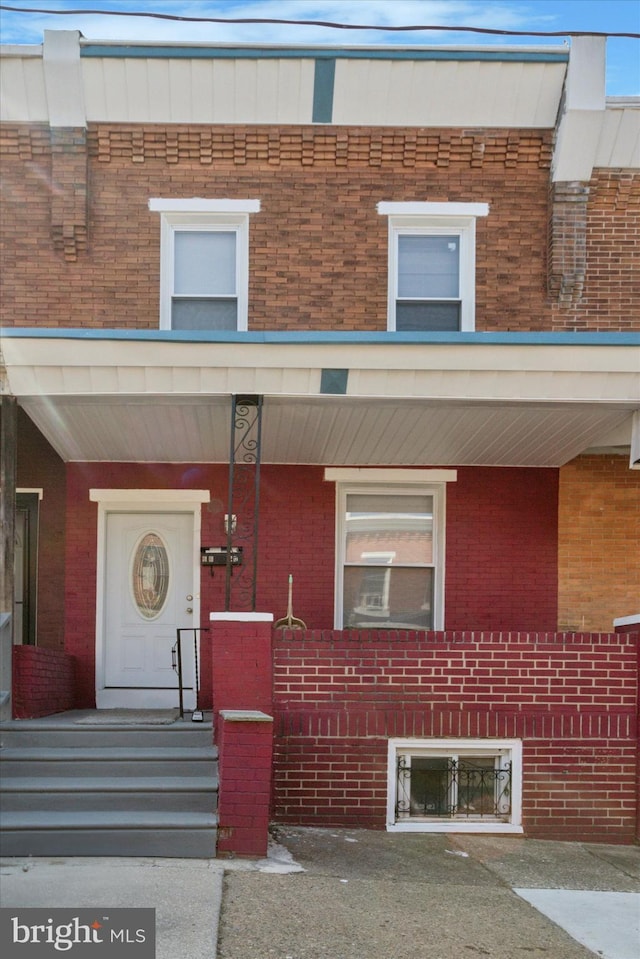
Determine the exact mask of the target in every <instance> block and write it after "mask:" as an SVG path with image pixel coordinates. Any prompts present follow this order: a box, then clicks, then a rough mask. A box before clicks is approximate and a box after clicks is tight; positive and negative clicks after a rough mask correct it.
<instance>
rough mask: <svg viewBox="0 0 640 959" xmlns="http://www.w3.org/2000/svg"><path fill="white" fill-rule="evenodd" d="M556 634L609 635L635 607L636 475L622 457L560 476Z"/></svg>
mask: <svg viewBox="0 0 640 959" xmlns="http://www.w3.org/2000/svg"><path fill="white" fill-rule="evenodd" d="M558 513H559V515H558V522H559V530H558V543H559V556H558V561H559V563H558V565H559V573H558V601H559V602H558V628H559V629H562V630H563V629H567V630H573V629H575V630H580V631H583V630H605V629H613V620H614V619H616V618H618V617H620V616H629V615H631V614H633V613H637V612H638V611H639V607H640V550H639V549H638V543H640V471H638V470H630V469H629V460H628V458H627V457H626V456H580V457H578V458H577V459H575V460H573V461H572V462H571V463H568V464H567V465H566V466H563V467H562V469H561V470H560V490H559V509H558Z"/></svg>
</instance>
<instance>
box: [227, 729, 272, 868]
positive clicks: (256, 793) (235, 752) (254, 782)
mask: <svg viewBox="0 0 640 959" xmlns="http://www.w3.org/2000/svg"><path fill="white" fill-rule="evenodd" d="M252 715H254V714H253V713H248V714H245V716H244V717H243V718H240V717H238V716H236V717H232V716H230V715H227V716H222V717H219V719H218V736H217V742H218V755H219V768H220V790H219V794H218V844H217V850H218V855H223V856H224V855H225V854H227V855H228V854H234V855H238V856H266V855H267V845H268V841H269V807H270V801H271V771H272V756H273V720H272V718H271V717H270V716H266V715H265V716H263V718H262V719H260V720H258V719H255V718H254V719H253V720H251V719H250V717H251V716H252Z"/></svg>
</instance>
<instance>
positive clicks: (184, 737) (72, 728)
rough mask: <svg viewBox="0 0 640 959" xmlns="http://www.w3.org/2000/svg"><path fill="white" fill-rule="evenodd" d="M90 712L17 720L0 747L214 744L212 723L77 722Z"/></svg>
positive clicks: (2, 733)
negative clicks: (132, 741)
mask: <svg viewBox="0 0 640 959" xmlns="http://www.w3.org/2000/svg"><path fill="white" fill-rule="evenodd" d="M88 712H89V711H88V710H84V711H80V710H79V711H77V713H73V712H71V713H63V714H61V717H60V718H59V717H57V716H50V717H47V718H45V719H16V720H13V721H11V722H6V723H0V745H1V746H2V747H6V748H7V749H11V748H20V749H28V748H36V747H38V746H47V747H48V746H50V745H51V744H52V743H54V744H55V745H56V746H57V747H58V748H65V747H66V748H76V747H82V748H86V747H92V746H100V747H104V748H107V747H114V746H128V745H130V744H131V739H132V733H133V734H134V735H135V738H136V741H144V744H145V746H149V747H150V746H162V747H167V746H169V745H173V746H175V748H178V749H183V748H185V747H192V748H193V747H198V746H210V745H211V743H212V742H213V730H212V724H211V723H210V722H204V723H192V722H190V721H189V722H187V721H186V720H178V721H177V722H175V723H170V724H167V725H145V724H144V723H140V724H138V725H136V726H131V725H124V724H123V725H108V726H89V725H83V724H82V723H81V722H78V721H77V720H74V719H73V718H67V717H73V716H74V715H77V716H78V717H79V719H83V718H86V716H87V713H88Z"/></svg>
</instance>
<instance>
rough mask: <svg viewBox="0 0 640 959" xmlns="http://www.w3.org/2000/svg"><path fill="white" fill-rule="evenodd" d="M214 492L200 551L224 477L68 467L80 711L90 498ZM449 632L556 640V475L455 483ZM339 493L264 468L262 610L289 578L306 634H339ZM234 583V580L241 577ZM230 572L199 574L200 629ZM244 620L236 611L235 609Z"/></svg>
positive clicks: (142, 468)
mask: <svg viewBox="0 0 640 959" xmlns="http://www.w3.org/2000/svg"><path fill="white" fill-rule="evenodd" d="M92 487H99V488H111V487H113V488H127V487H128V488H131V489H147V488H148V489H165V488H166V489H173V488H175V489H180V488H192V489H208V490H210V492H211V503H209V504H205V505H204V507H203V510H202V543H203V545H209V546H219V545H223V544H225V543H226V536H225V533H224V529H223V518H224V513H225V512H226V509H227V507H226V502H227V468H226V467H225V466H207V465H194V466H189V467H185V466H184V465H170V464H158V463H152V464H122V463H100V464H93V463H92V464H69V465H68V466H67V527H68V531H69V532H68V536H67V552H66V564H67V587H66V605H67V622H66V648H67V650H68V651H69V652H71V653H73V655H74V656H76V657H77V659H78V663H79V682H80V697H81V701H82V704H83V705H85V706H87V707H90V706H92V705H93V703H94V690H95V654H94V642H95V616H96V557H97V518H98V508H97V504H96V503H91V502H90V501H89V490H90V489H91V488H92ZM447 496H448V504H447V586H446V621H447V625H448V626H450V627H451V628H452V629H462V628H475V629H555V623H556V553H555V550H556V546H555V543H556V540H555V536H556V497H557V471H555V470H527V469H523V470H516V469H471V468H464V469H460V470H459V471H458V482H457V483H450V484H448V490H447ZM334 550H335V487H334V484H333V483H326V482H324V480H323V470H322V469H321V468H319V467H278V466H269V465H267V466H263V467H262V473H261V490H260V529H259V557H258V590H257V600H256V605H257V609H258V610H260V611H265V612H270V613H273V615H274V617H275V618H276V619H277V618H279V617H280V616H284V615H285V613H286V608H287V589H288V576H289V573H292V574H293V576H294V587H293V588H294V614H295V615H296V616H298V617H300V618H301V619H303V620H304V621H305V623H306V624H307V626H308V627H309V628H323V629H328V628H332V626H333V591H334ZM235 575H236V574H234V576H235ZM224 598H225V570H224V568H218V569H214V570H213V575H212V572H211V570H210V569H206V568H205V569H203V570H202V575H201V611H202V619H201V624H200V625H201V626H202V627H208V626H209V622H208V616H209V612H211V611H220V610H222V609H224ZM235 608H238V607H235ZM210 675H211V669H210V639H209V637H208V636H207V634H206V633H205V634H203V635H202V663H201V676H202V689H201V694H202V695H201V705H202V706H203V708H207V707H208V706H209V704H210V701H211V698H210V697H211V689H210V687H207V677H209V676H210Z"/></svg>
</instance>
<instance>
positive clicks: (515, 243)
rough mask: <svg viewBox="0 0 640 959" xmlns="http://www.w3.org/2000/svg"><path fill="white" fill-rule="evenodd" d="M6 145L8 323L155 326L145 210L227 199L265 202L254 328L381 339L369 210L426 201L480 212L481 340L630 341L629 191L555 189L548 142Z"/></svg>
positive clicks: (430, 138)
mask: <svg viewBox="0 0 640 959" xmlns="http://www.w3.org/2000/svg"><path fill="white" fill-rule="evenodd" d="M1 136H2V138H3V139H2V144H1V147H2V151H3V157H4V159H3V176H4V178H5V181H6V186H5V200H4V202H5V214H4V218H5V228H4V231H3V235H4V250H3V260H4V264H5V280H4V288H3V297H2V303H1V304H0V317H1V319H2V325H3V326H8V327H11V326H23V327H29V326H34V325H44V326H47V327H54V328H55V327H65V328H66V327H76V326H81V327H83V328H88V329H91V328H93V329H103V328H104V329H118V328H119V327H120V328H129V327H138V328H143V329H145V328H146V329H156V328H157V324H158V310H159V301H158V291H159V282H160V275H159V262H160V261H159V253H160V246H159V244H160V230H159V225H158V220H157V216H156V215H154V214H153V213H150V212H149V209H148V200H149V198H150V197H165V196H166V197H174V196H184V197H189V196H212V197H215V196H223V197H230V198H238V199H243V198H247V197H259V198H260V200H261V212H260V214H259V215H256V216H255V217H253V218H252V220H251V225H250V231H251V232H250V248H251V273H250V288H249V328H250V329H252V330H265V329H268V330H278V329H281V330H291V329H313V330H345V331H346V330H362V331H364V330H371V331H373V330H383V329H385V326H386V296H387V290H386V276H387V269H386V266H387V259H386V258H387V223H386V218H385V217H382V216H379V215H378V213H377V211H376V204H377V203H378V202H379V201H383V200H391V199H392V200H394V201H409V200H418V199H422V198H424V197H425V196H428V198H429V200H430V201H432V202H437V201H448V202H455V201H464V202H475V201H477V202H487V203H489V204H490V207H491V216H490V217H489V218H487V219H486V220H480V221H479V222H478V227H477V230H478V234H477V248H478V252H477V262H476V328H477V329H478V330H480V331H481V330H487V331H489V330H492V331H500V330H503V331H528V330H537V331H540V330H570V331H587V330H626V329H629V330H631V329H637V325H638V321H637V316H636V312H637V307H636V304H637V302H638V299H639V298H640V289H638V282H639V281H638V275H640V271H639V270H638V252H637V250H638V244H637V243H634V241H633V238H634V236H637V231H638V226H637V223H638V216H639V212H640V178H639V177H638V176H637V175H633V174H631V173H630V172H629V171H622V170H618V171H606V172H605V171H602V172H601V171H598V172H597V173H596V174H594V177H593V178H592V180H591V181H590V183H588V184H584V185H583V186H582V188H581V190H580V191H579V192H578V194H577V197H576V195H575V191H574V193H573V194H570V195H569V199H567V195H566V193H565V194H563V193H561V192H560V191H558V190H556V191H552V192H551V193H550V192H549V169H550V158H551V135H550V134H549V133H547V132H538V131H527V132H520V133H514V132H513V131H508V130H492V131H483V132H482V133H478V132H475V131H464V130H445V131H438V130H429V131H424V132H420V131H415V130H393V131H388V130H385V129H379V130H375V129H374V130H371V129H369V128H357V127H356V128H344V129H340V131H339V132H334V131H327V130H324V129H320V130H319V129H317V128H315V127H308V128H305V127H303V128H293V129H292V128H290V127H277V126H276V127H268V128H267V129H264V128H262V127H245V128H242V129H240V130H239V129H238V128H236V127H228V128H225V127H222V128H220V127H216V128H215V130H212V129H211V128H210V127H206V128H203V127H198V126H193V127H183V126H180V125H177V126H175V127H174V126H172V127H166V126H165V127H162V126H154V127H148V126H142V127H140V126H135V127H131V126H130V127H127V126H126V125H124V126H118V127H110V126H108V125H90V126H89V129H88V130H87V132H86V135H85V134H84V131H81V132H78V131H75V132H74V131H69V135H68V136H66V138H65V137H62V136H60V135H58V134H56V135H55V136H53V135H50V134H49V132H48V131H47V129H46V128H37V127H36V128H35V129H34V128H28V127H27V128H25V127H23V126H15V127H11V126H10V125H4V126H3V128H2V131H1ZM576 207H578V208H579V209H578V213H576ZM576 217H577V218H578V223H579V224H580V229H579V230H578V235H580V234H581V235H582V237H583V239H582V241H581V242H580V243H579V244H578V250H577V251H576V243H575V236H576V229H575V227H576ZM20 224H22V226H20ZM614 224H615V227H614V226H613V225H614ZM612 228H613V229H614V230H615V232H613V233H612ZM547 236H549V243H550V246H549V250H547V244H546V243H543V242H541V241H542V238H544V237H547ZM622 236H624V237H625V240H624V242H622V243H621V242H620V238H621V237H622ZM116 252H117V256H116V255H115V254H116ZM587 262H588V265H589V268H588V270H586V263H587ZM548 269H549V280H548V276H547V270H548ZM563 276H564V277H566V280H565V282H564V286H563V285H562V280H561V278H562V277H563ZM576 276H579V277H580V278H579V280H578V279H576ZM52 278H53V280H54V282H53V284H52ZM554 278H558V279H554ZM576 284H578V286H579V288H576ZM43 286H45V287H48V288H49V296H48V299H47V302H46V304H45V303H43V302H42V299H41V297H39V296H38V292H37V291H38V290H39V289H40V288H42V287H43ZM548 286H549V290H550V292H551V295H549V292H548ZM561 287H562V291H563V292H562V295H561ZM571 291H573V292H571Z"/></svg>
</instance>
